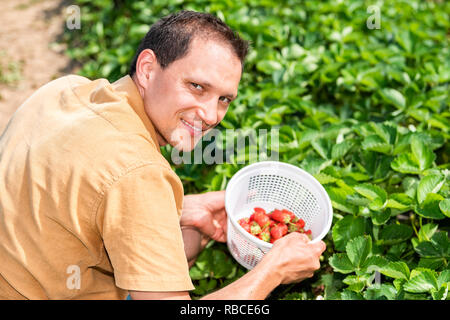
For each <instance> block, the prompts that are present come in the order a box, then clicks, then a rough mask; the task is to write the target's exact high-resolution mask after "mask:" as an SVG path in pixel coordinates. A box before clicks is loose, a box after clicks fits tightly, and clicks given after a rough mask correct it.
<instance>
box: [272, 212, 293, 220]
mask: <svg viewBox="0 0 450 320" xmlns="http://www.w3.org/2000/svg"><path fill="white" fill-rule="evenodd" d="M270 217H271V218H272V219H273V220H275V221H278V222H282V223H289V222H290V221H291V219H292V216H291V215H290V214H289V213H288V212H283V211H280V210H278V209H275V210H273V211H272V213H271V215H270Z"/></svg>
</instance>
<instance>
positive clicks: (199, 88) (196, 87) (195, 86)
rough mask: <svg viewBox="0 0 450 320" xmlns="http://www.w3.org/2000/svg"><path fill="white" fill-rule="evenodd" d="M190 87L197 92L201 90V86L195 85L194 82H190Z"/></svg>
mask: <svg viewBox="0 0 450 320" xmlns="http://www.w3.org/2000/svg"><path fill="white" fill-rule="evenodd" d="M191 86H193V87H194V88H195V89H197V90H201V89H203V87H202V86H201V85H199V84H198V83H195V82H191Z"/></svg>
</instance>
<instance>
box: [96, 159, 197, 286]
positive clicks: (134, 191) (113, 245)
mask: <svg viewBox="0 0 450 320" xmlns="http://www.w3.org/2000/svg"><path fill="white" fill-rule="evenodd" d="M180 193H181V194H180ZM182 197H183V185H182V184H181V181H180V180H179V178H178V177H177V176H176V174H175V173H174V172H173V171H172V170H171V169H169V168H166V167H164V166H162V165H158V164H149V165H144V166H142V167H139V168H136V169H133V170H131V171H130V172H128V173H127V174H125V175H124V176H122V177H120V178H119V179H118V180H117V181H115V182H114V183H113V184H112V186H111V187H110V188H109V189H108V190H107V192H106V193H105V195H104V199H103V202H102V204H101V205H100V207H99V212H100V217H101V218H100V220H97V223H98V225H99V229H100V230H101V234H102V237H103V242H104V245H105V248H106V252H107V253H108V256H109V259H110V261H111V264H112V267H113V269H114V277H115V283H116V285H117V286H118V287H119V288H122V289H125V290H137V291H187V290H193V289H195V287H194V286H193V284H192V281H191V279H190V277H189V267H188V262H187V259H186V255H185V252H184V243H183V237H182V233H181V228H180V215H181V205H182V204H181V203H182ZM180 199H181V200H180ZM177 201H178V202H177ZM180 202H181V203H180ZM97 215H98V214H97Z"/></svg>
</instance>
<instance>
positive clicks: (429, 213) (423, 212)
mask: <svg viewBox="0 0 450 320" xmlns="http://www.w3.org/2000/svg"><path fill="white" fill-rule="evenodd" d="M442 200H444V198H443V197H442V196H441V195H439V194H436V193H428V194H427V196H426V198H425V200H424V201H423V202H422V203H421V204H420V205H419V206H417V207H416V208H415V210H414V211H415V212H416V213H417V214H418V215H420V216H422V217H424V218H429V219H436V220H440V219H444V218H445V216H444V215H443V214H442V212H441V209H440V208H439V204H440V202H441V201H442Z"/></svg>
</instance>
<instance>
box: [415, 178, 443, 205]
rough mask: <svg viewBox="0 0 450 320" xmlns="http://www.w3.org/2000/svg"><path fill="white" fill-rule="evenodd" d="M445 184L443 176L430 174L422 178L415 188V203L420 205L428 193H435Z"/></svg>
mask: <svg viewBox="0 0 450 320" xmlns="http://www.w3.org/2000/svg"><path fill="white" fill-rule="evenodd" d="M444 182H445V176H443V175H437V174H430V175H428V176H425V177H423V178H422V179H421V180H420V182H419V186H418V187H417V201H418V202H419V204H420V203H422V202H423V201H424V200H425V198H426V197H427V195H428V194H429V193H437V192H438V191H439V190H440V189H441V187H442V185H443V184H444Z"/></svg>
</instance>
